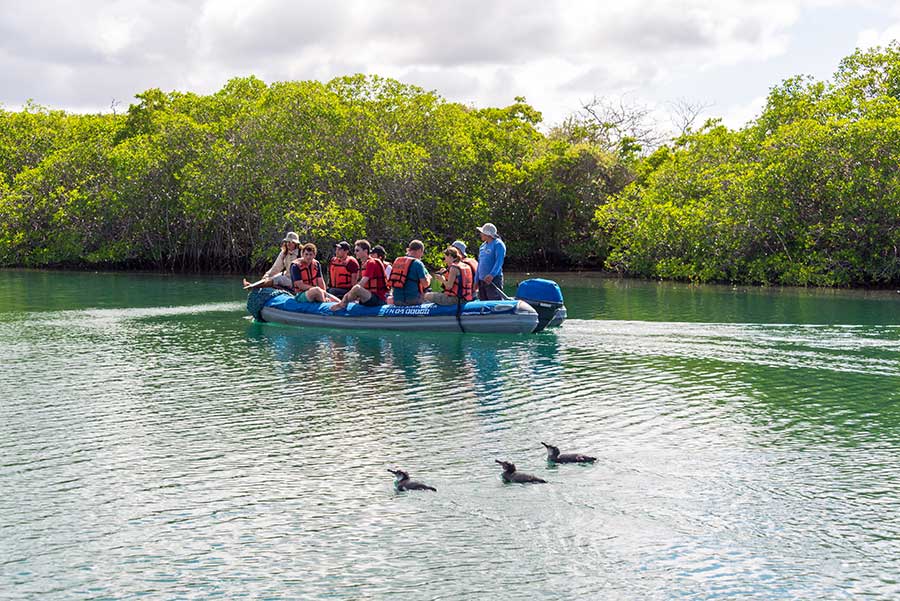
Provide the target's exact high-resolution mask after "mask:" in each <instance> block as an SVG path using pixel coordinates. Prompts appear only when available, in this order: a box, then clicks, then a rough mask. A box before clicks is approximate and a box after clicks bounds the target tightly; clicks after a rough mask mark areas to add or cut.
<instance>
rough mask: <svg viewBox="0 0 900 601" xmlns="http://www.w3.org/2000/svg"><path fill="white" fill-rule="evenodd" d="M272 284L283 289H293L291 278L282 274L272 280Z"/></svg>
mask: <svg viewBox="0 0 900 601" xmlns="http://www.w3.org/2000/svg"><path fill="white" fill-rule="evenodd" d="M272 284H273V285H275V286H281V287H282V288H287V289H290V288H291V278H290V277H288V276H286V275H284V274H283V273H280V274H278V275H276V276H275V277H273V278H272Z"/></svg>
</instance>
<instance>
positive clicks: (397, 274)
mask: <svg viewBox="0 0 900 601" xmlns="http://www.w3.org/2000/svg"><path fill="white" fill-rule="evenodd" d="M415 260H416V259H414V258H413V257H397V258H396V259H394V264H393V267H392V268H391V278H390V283H391V288H403V287H404V286H406V280H408V279H409V269H410V267H412V264H413V261H415ZM418 284H419V294H425V285H426V282H425V280H424V279H421V280H419V282H418Z"/></svg>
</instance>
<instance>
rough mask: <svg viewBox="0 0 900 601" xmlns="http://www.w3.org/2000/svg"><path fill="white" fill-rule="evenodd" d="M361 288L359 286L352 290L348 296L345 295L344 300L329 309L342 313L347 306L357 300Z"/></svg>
mask: <svg viewBox="0 0 900 601" xmlns="http://www.w3.org/2000/svg"><path fill="white" fill-rule="evenodd" d="M359 290H360V287H359V284H357V285H356V286H354V287H353V288H351V289H350V291H349V292H347V294H345V295H344V298H342V299H341V300H339V301H338V302H337V303H335V304H333V305H331V307H329V309H331V310H332V311H340V310H341V309H346V308H347V305H349V304H350V303H352V302H353V301H354V300H356V298H357V294H358V293H359Z"/></svg>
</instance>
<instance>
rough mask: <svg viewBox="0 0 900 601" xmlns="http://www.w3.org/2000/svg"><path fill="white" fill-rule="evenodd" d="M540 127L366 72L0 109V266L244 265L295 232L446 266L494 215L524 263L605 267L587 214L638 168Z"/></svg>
mask: <svg viewBox="0 0 900 601" xmlns="http://www.w3.org/2000/svg"><path fill="white" fill-rule="evenodd" d="M540 121H541V115H540V113H539V112H538V111H536V110H535V109H534V108H533V107H531V106H530V105H528V104H527V103H526V102H525V99H524V98H516V99H515V102H514V103H513V104H511V105H510V106H508V107H503V108H484V109H478V110H475V109H471V108H468V107H465V106H462V105H459V104H455V103H449V102H446V101H445V100H443V99H442V98H440V97H439V96H438V95H437V94H435V93H434V92H429V91H425V90H423V89H421V88H418V87H415V86H410V85H406V84H403V83H401V82H398V81H395V80H391V79H385V78H380V77H377V76H363V75H354V76H349V77H341V78H337V79H335V80H332V81H330V82H327V83H320V82H315V81H304V82H281V83H275V84H272V85H268V86H267V85H266V84H265V83H263V82H262V81H260V80H259V79H257V78H255V77H248V78H239V79H233V80H231V81H229V82H228V83H226V85H225V86H224V87H223V88H222V89H221V90H219V91H218V92H216V93H214V94H211V95H208V96H200V95H196V94H192V93H183V92H163V91H161V90H158V89H150V90H147V91H145V92H143V93H141V94H139V95H138V96H137V97H136V102H135V103H134V104H133V105H131V106H130V107H129V109H128V111H127V113H126V114H125V115H120V116H115V115H93V116H78V115H67V114H65V113H63V112H61V111H48V110H47V109H44V108H42V107H36V106H31V105H29V106H28V107H26V108H25V110H23V111H21V112H5V111H4V112H0V264H4V265H54V264H81V265H85V264H88V265H91V264H101V265H115V266H126V267H128V266H130V267H150V268H157V269H178V270H200V269H204V270H210V269H212V270H247V269H251V268H260V267H262V266H264V265H266V264H267V263H268V262H269V261H271V259H272V256H273V254H274V253H275V252H276V251H277V246H278V241H279V240H281V238H282V237H283V235H284V232H285V231H288V230H294V231H297V232H298V233H299V234H300V235H301V237H302V238H303V239H304V240H309V241H312V242H315V243H316V244H317V245H318V246H319V247H320V248H322V249H323V251H325V252H328V251H329V250H330V249H331V247H332V244H333V242H335V241H337V240H340V239H347V240H350V241H352V240H353V239H355V238H359V237H363V236H366V237H368V238H369V239H370V240H372V241H373V242H374V243H381V244H383V245H384V246H385V247H386V248H387V250H388V252H389V253H391V254H393V255H399V254H401V253H402V252H403V249H404V248H405V247H406V244H407V243H408V242H409V240H411V239H413V238H419V239H421V240H423V241H424V242H425V243H426V249H427V254H426V259H428V260H429V261H432V262H434V263H436V264H437V263H440V256H441V252H442V249H443V248H445V247H446V246H447V244H449V243H450V242H452V241H453V240H454V239H456V238H462V239H465V240H466V242H467V243H469V244H472V245H474V244H475V243H476V239H475V227H476V226H477V225H480V224H481V223H483V222H485V221H488V220H492V221H494V222H496V223H497V224H498V225H499V226H500V228H501V230H502V231H503V233H504V235H505V237H506V239H507V241H508V242H509V243H510V245H511V246H512V248H514V249H516V251H517V252H516V254H513V255H511V256H510V262H511V263H513V264H515V263H516V262H518V263H519V264H520V265H522V266H531V265H539V266H542V267H553V266H562V265H569V264H575V263H590V262H593V263H594V264H599V262H600V261H602V259H603V258H604V257H603V256H601V255H599V254H598V253H597V252H596V249H595V248H594V246H593V244H592V243H591V242H590V240H591V236H592V232H591V230H592V228H593V225H592V223H591V221H590V219H591V216H592V215H593V212H594V210H595V209H596V207H597V205H598V204H600V203H602V202H605V200H606V198H607V195H608V194H610V193H612V192H614V191H616V187H617V186H618V188H621V187H622V186H623V185H624V184H625V183H626V182H627V179H628V177H629V176H628V174H627V169H624V168H622V167H621V165H619V164H618V163H617V162H616V159H615V158H613V157H610V156H607V155H605V154H604V153H602V152H599V151H598V150H597V149H596V148H594V147H591V146H590V145H585V144H577V145H576V144H568V145H567V144H564V143H558V142H554V143H550V142H548V140H547V139H546V138H545V137H544V135H543V134H541V133H540V132H539V131H538V130H537V125H538V124H539V123H540Z"/></svg>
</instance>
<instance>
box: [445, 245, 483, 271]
mask: <svg viewBox="0 0 900 601" xmlns="http://www.w3.org/2000/svg"><path fill="white" fill-rule="evenodd" d="M450 246H453V247H455V248H456V250H458V251H459V254H461V255H462V259H461V261H462V262H463V263H465V264H466V265H468V266H469V267H470V268H471V269H472V277H474V276H475V274H477V273H478V261H476V260H475V259H473V258H472V257H467V256H466V243H465V242H463V241H462V240H457V241H456V242H454V243H453V244H451V245H450Z"/></svg>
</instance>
